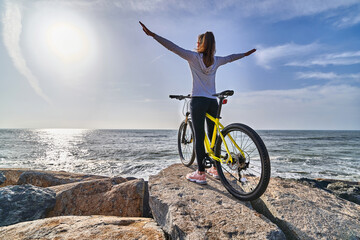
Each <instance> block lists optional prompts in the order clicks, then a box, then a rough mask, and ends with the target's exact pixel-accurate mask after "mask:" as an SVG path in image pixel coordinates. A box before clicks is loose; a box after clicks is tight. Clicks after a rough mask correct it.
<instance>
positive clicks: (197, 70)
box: [154, 34, 245, 98]
mask: <svg viewBox="0 0 360 240" xmlns="http://www.w3.org/2000/svg"><path fill="white" fill-rule="evenodd" d="M154 39H155V40H156V41H158V42H159V43H160V44H161V45H163V46H164V47H166V48H167V49H169V50H170V51H172V52H174V53H176V54H177V55H179V56H180V57H182V58H184V59H185V60H187V61H188V63H189V65H190V70H191V74H192V78H193V88H192V94H191V95H192V96H193V97H207V98H216V97H214V96H213V94H215V93H216V88H215V75H216V70H217V69H218V67H220V66H221V65H224V64H226V63H229V62H232V61H235V60H238V59H240V58H243V57H245V54H244V53H239V54H232V55H229V56H226V57H218V56H214V63H213V64H212V65H211V66H209V67H206V65H205V64H204V61H203V56H202V53H198V52H194V51H190V50H186V49H183V48H181V47H179V46H177V45H176V44H174V43H172V42H171V41H169V40H167V39H165V38H163V37H160V36H159V35H156V34H155V36H154Z"/></svg>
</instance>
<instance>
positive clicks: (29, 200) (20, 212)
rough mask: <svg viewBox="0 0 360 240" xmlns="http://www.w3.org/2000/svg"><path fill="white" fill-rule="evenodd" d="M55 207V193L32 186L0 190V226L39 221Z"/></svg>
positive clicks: (10, 187) (8, 187) (9, 187)
mask: <svg viewBox="0 0 360 240" xmlns="http://www.w3.org/2000/svg"><path fill="white" fill-rule="evenodd" d="M54 205H55V192H54V191H53V190H51V189H46V188H40V187H35V186H32V185H21V186H7V187H3V188H0V226H7V225H11V224H14V223H18V222H23V221H29V220H34V219H39V218H42V217H44V216H45V214H46V212H47V211H49V209H51V208H52V207H53V206H54Z"/></svg>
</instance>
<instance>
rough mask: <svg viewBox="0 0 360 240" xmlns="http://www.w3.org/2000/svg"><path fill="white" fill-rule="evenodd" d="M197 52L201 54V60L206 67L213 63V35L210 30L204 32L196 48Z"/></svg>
mask: <svg viewBox="0 0 360 240" xmlns="http://www.w3.org/2000/svg"><path fill="white" fill-rule="evenodd" d="M197 52H198V53H202V54H203V61H204V64H205V66H206V67H209V66H211V65H212V64H213V63H214V54H215V37H214V34H213V33H212V32H206V33H205V34H204V37H203V39H202V41H201V43H200V44H199V47H198V48H197Z"/></svg>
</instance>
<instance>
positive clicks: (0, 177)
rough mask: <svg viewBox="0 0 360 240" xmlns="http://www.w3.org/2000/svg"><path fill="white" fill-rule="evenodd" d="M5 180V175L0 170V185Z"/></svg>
mask: <svg viewBox="0 0 360 240" xmlns="http://www.w3.org/2000/svg"><path fill="white" fill-rule="evenodd" d="M5 181H6V177H5V175H4V174H3V173H2V172H0V185H2V184H3V183H4V182H5Z"/></svg>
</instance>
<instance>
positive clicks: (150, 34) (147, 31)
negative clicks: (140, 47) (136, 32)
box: [139, 21, 155, 37]
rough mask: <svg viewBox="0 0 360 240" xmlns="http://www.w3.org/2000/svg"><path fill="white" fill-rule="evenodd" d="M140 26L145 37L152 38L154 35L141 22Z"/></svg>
mask: <svg viewBox="0 0 360 240" xmlns="http://www.w3.org/2000/svg"><path fill="white" fill-rule="evenodd" d="M139 23H140V25H141V26H142V28H143V31H144V32H145V33H146V35H148V36H151V37H154V36H155V33H153V32H152V31H150V30H149V29H148V28H147V27H146V26H145V25H144V24H143V23H142V22H140V21H139Z"/></svg>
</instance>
